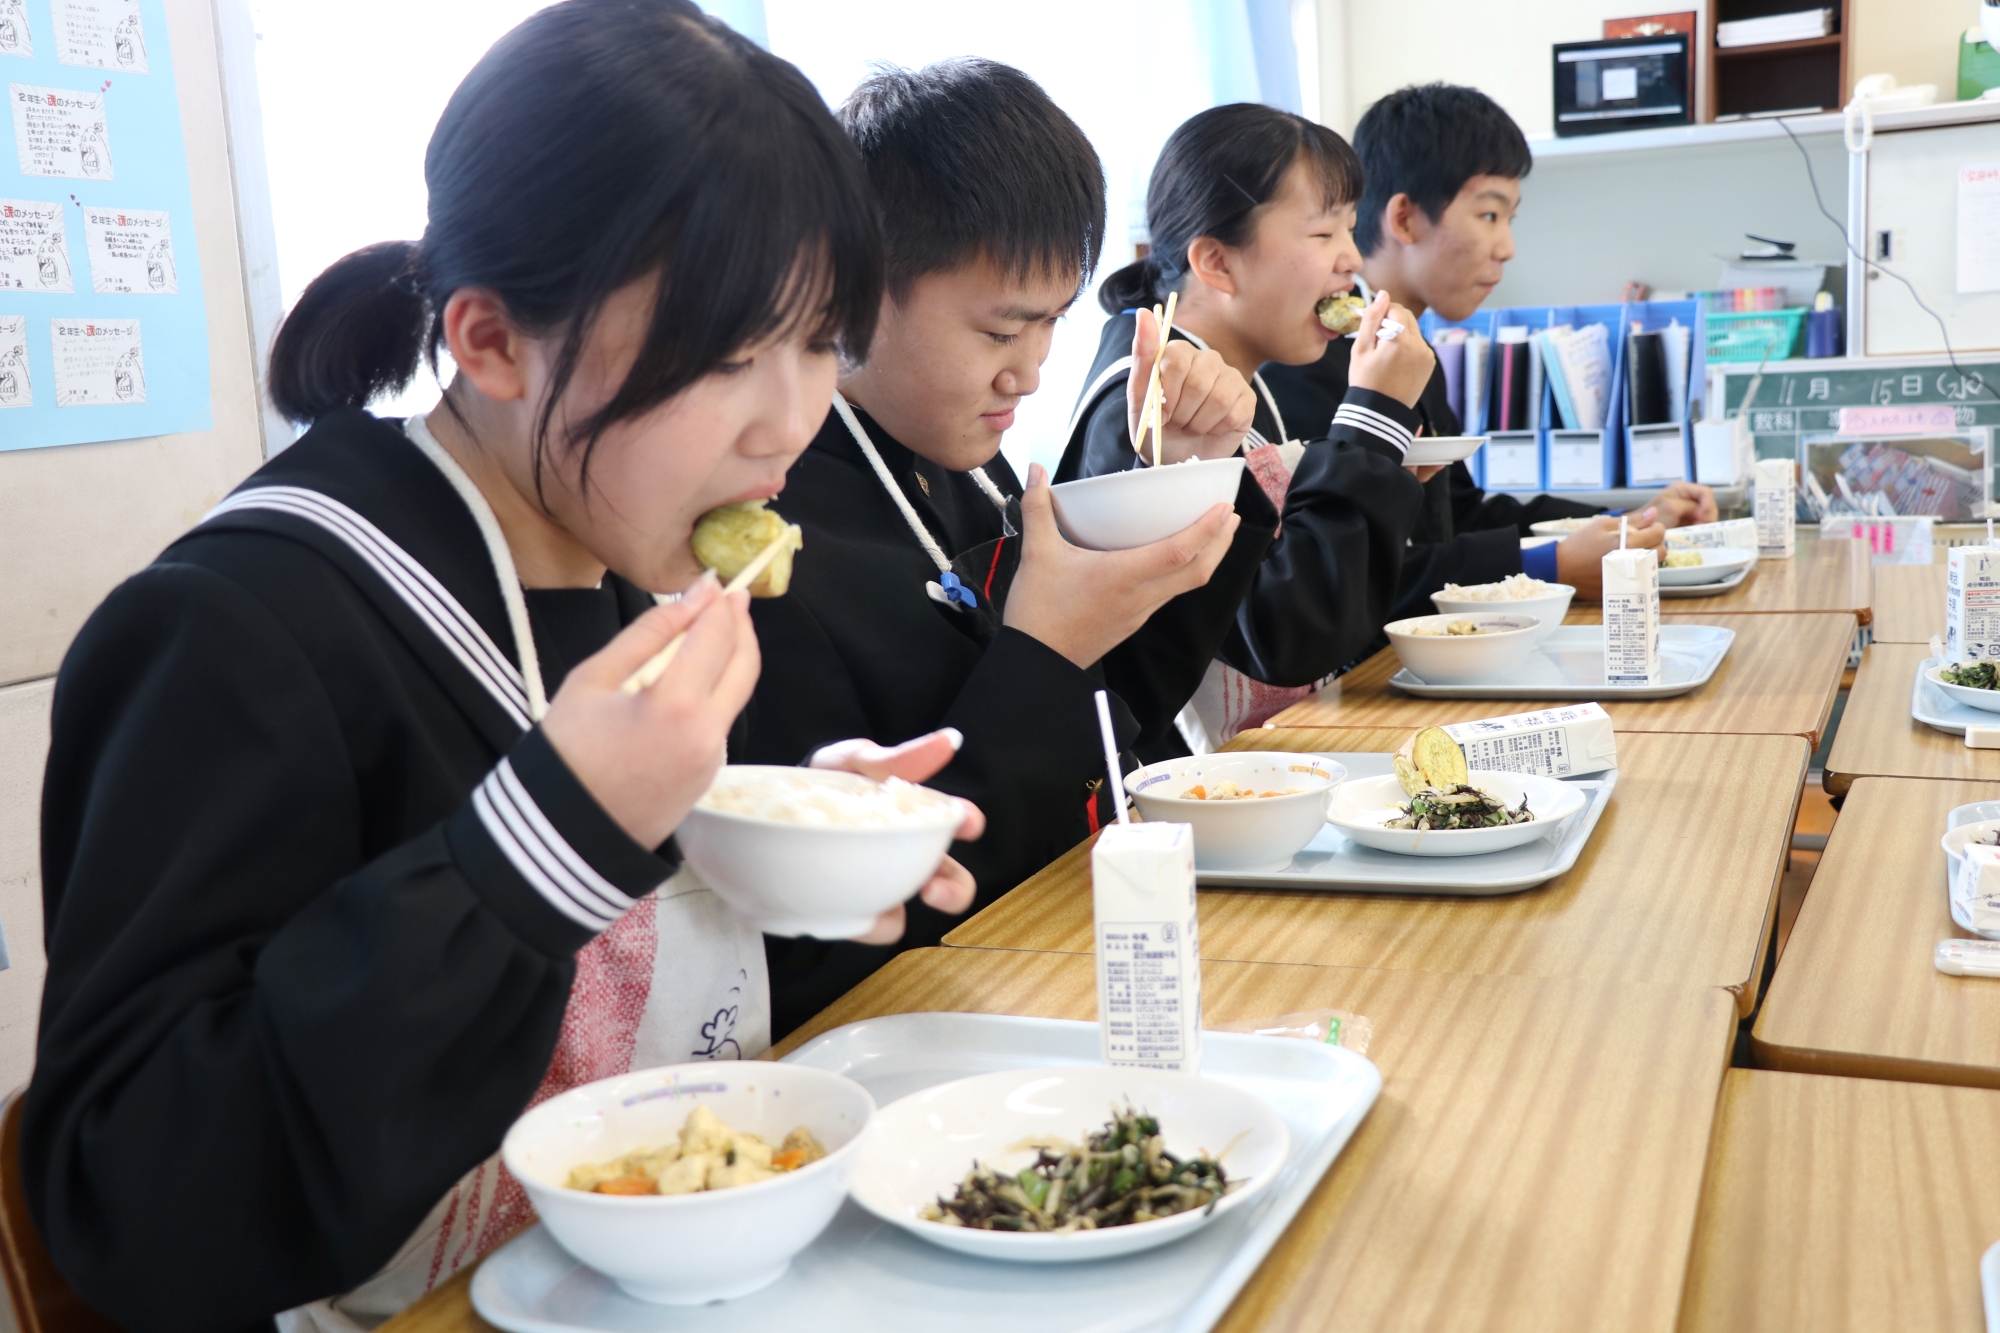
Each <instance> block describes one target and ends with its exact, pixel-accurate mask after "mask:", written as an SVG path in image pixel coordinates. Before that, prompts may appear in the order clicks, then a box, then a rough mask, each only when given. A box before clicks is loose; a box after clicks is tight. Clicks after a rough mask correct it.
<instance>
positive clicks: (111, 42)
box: [50, 0, 146, 74]
mask: <svg viewBox="0 0 2000 1333" xmlns="http://www.w3.org/2000/svg"><path fill="white" fill-rule="evenodd" d="M50 13H51V16H52V17H53V18H54V19H55V47H56V59H57V60H60V61H61V62H62V63H63V64H65V65H81V66H83V67H84V68H86V69H115V70H124V71H126V72H127V73H130V74H144V73H146V26H145V23H144V21H143V20H142V18H141V16H140V14H139V0H50Z"/></svg>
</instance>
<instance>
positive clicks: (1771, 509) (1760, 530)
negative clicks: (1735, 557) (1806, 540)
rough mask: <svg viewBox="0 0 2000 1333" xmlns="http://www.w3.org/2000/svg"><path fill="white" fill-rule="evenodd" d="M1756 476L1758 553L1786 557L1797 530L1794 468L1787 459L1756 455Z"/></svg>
mask: <svg viewBox="0 0 2000 1333" xmlns="http://www.w3.org/2000/svg"><path fill="white" fill-rule="evenodd" d="M1756 475H1757V502H1756V515H1757V551H1758V554H1760V555H1767V556H1771V557H1773V558H1775V559H1778V560H1789V559H1791V558H1792V544H1793V542H1794V540H1795V539H1796V536H1797V530H1798V513H1797V510H1796V508H1795V506H1796V504H1797V503H1798V498H1797V495H1796V491H1797V488H1798V468H1797V467H1796V466H1795V465H1794V464H1793V462H1792V460H1791V459H1789V458H1760V459H1758V460H1757V474H1756Z"/></svg>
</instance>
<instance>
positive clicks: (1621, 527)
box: [1618, 514, 1625, 551]
mask: <svg viewBox="0 0 2000 1333" xmlns="http://www.w3.org/2000/svg"><path fill="white" fill-rule="evenodd" d="M1618 549H1619V550H1621V551H1622V550H1624V549H1625V515H1623V514H1620V515H1619V516H1618Z"/></svg>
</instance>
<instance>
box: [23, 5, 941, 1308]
mask: <svg viewBox="0 0 2000 1333" xmlns="http://www.w3.org/2000/svg"><path fill="white" fill-rule="evenodd" d="M425 178H426V181H427V183H428V186H429V220H428V225H427V227H426V229H425V232H424V235H423V238H422V240H421V241H418V242H391V243H385V244H381V245H376V246H371V247H368V248H366V249H364V250H360V251H357V252H356V253H354V254H352V255H349V256H347V257H346V258H345V259H342V260H340V261H339V262H338V263H336V264H334V265H333V266H332V267H331V268H329V269H328V270H327V271H326V272H325V273H323V274H321V275H320V276H319V277H318V278H317V279H315V280H314V282H313V283H312V284H311V286H310V287H309V288H308V289H307V290H306V292H305V294H304V295H303V296H302V297H301V298H300V300H299V302H298V304H297V306H296V307H295V308H294V309H293V310H292V312H291V314H290V315H289V316H288V317H287V319H286V321H285V323H284V325H283V327H282V329H281V330H280V333H279V336H278V339H277V342H276V346H275V348H274V351H273V354H272V361H271V367H270V384H271V389H272V396H273V398H274V400H275V402H276V404H277V406H278V407H279V408H280V410H282V411H283V412H284V413H285V414H286V415H287V416H288V417H290V418H292V419H294V420H296V421H300V422H309V423H311V428H310V429H309V430H308V431H307V432H306V433H305V434H304V436H303V437H301V438H300V439H299V440H298V441H297V442H296V443H294V444H292V445H291V446H290V447H289V448H287V449H285V451H284V452H282V453H280V454H278V455H276V456H275V457H274V458H273V459H272V460H271V461H270V462H269V463H267V464H266V465H265V466H264V467H263V468H261V469H259V471H258V472H257V473H256V474H254V475H253V476H252V477H251V478H250V479H249V480H248V481H246V482H245V483H244V484H243V485H242V486H241V487H239V488H238V489H237V490H236V491H235V492H234V493H233V494H232V495H230V496H229V497H228V498H227V499H226V500H224V501H223V503H222V504H220V505H218V506H217V508H216V509H215V511H214V512H213V513H212V514H211V515H210V516H209V517H208V519H207V520H206V521H204V522H202V523H201V524H199V525H198V526H197V527H196V528H195V529H194V530H193V531H191V532H190V533H188V534H187V535H186V536H184V537H183V538H181V539H180V540H179V541H177V542H175V543H174V544H173V545H172V546H171V547H170V548H169V549H168V550H167V551H166V552H165V553H164V554H162V555H161V556H160V557H159V558H158V559H157V560H156V561H155V562H154V563H153V564H152V565H151V566H150V567H149V568H147V569H145V570H144V571H142V572H141V573H139V574H138V575H136V576H134V577H133V578H132V579H130V580H128V581H127V582H126V583H125V584H124V585H123V586H121V587H120V588H118V589H117V590H116V591H114V592H113V593H112V594H111V596H110V597H109V598H108V599H107V600H106V601H105V603H104V604H103V606H101V607H100V608H99V609H98V611H97V612H96V614H95V615H93V616H92V617H91V619H90V622H89V623H88V624H87V625H86V626H85V628H84V629H83V631H82V632H81V634H80V635H79V636H78V637H77V639H76V642H75V644H74V646H73V647H72V648H71V650H70V652H69V655H68V657H67V658H66V660H65V661H64V663H63V666H62V671H61V674H60V676H59V678H58V683H57V686H56V691H55V704H54V714H53V720H52V737H51V746H50V751H49V762H48V772H47V780H46V784H45V792H44V805H43V819H42V856H43V892H44V896H45V903H46V921H47V944H48V959H49V964H48V975H47V985H46V992H45V995H44V1000H43V1007H42V1015H41V1027H40V1040H39V1045H38V1048H37V1055H36V1067H35V1074H34V1081H33V1084H32V1086H31V1088H30V1090H29V1093H28V1097H27V1102H26V1108H25V1113H24V1116H23V1120H22V1139H21V1142H22V1152H21V1165H22V1168H23V1171H24V1175H25V1180H26V1187H27V1195H28V1200H29V1204H30V1207H31V1209H32V1211H33V1214H34V1220H35V1223H36V1226H37V1228H38V1229H39V1231H40V1234H41V1236H42V1238H43V1240H44V1242H45V1243H46V1246H47V1249H48V1251H49V1254H50V1255H51V1256H52V1258H53V1259H54V1262H55V1265H56V1267H57V1269H58V1270H59V1271H60V1272H61V1274H62V1276H63V1277H64V1278H66V1279H67V1280H68V1282H69V1283H70V1284H71V1286H73V1287H74V1288H75V1290H76V1291H77V1292H79V1293H80V1294H81V1295H82V1296H83V1298H84V1299H85V1300H86V1301H88V1302H89V1303H90V1304H91V1305H92V1306H94V1307H96V1308H97V1309H98V1310H100V1311H102V1312H103V1313H104V1314H106V1315H108V1316H110V1317H112V1318H113V1319H115V1320H116V1321H117V1322H118V1323H119V1324H120V1325H122V1326H124V1327H128V1328H132V1329H137V1330H148V1329H162V1330H164V1329H244V1328H253V1327H256V1328H270V1327H271V1326H272V1320H273V1317H274V1316H282V1318H281V1321H280V1322H281V1323H282V1325H283V1326H284V1327H286V1328H288V1329H296V1330H313V1331H319V1333H326V1331H330V1330H354V1329H359V1328H366V1327H373V1326H374V1325H375V1324H376V1323H378V1322H379V1321H380V1320H381V1319H382V1318H384V1317H385V1316H387V1315H389V1314H392V1313H394V1312H396V1311H397V1310H400V1309H401V1308H403V1307H404V1306H406V1305H408V1304H409V1303H410V1302H411V1301H412V1300H414V1299H415V1298H416V1297H417V1296H419V1295H421V1294H422V1293H423V1292H424V1291H425V1290H427V1289H428V1288H430V1287H431V1286H432V1285H434V1284H435V1283H437V1282H439V1281H441V1280H443V1279H445V1278H448V1277H449V1276H450V1275H451V1274H452V1273H453V1272H454V1271H456V1270H458V1269H459V1268H461V1267H463V1266H464V1265H466V1264H468V1263H470V1262H472V1261H474V1260H476V1259H477V1258H478V1257H479V1256H480V1255H481V1254H483V1253H485V1252H486V1251H487V1250H489V1249H491V1248H492V1247H493V1246H494V1245H496V1244H497V1243H498V1242H500V1241H501V1240H503V1239H505V1238H506V1237H507V1236H508V1235H509V1234H510V1233H512V1232H513V1231H514V1230H515V1229H517V1228H518V1227H520V1226H521V1225H523V1224H524V1223H526V1222H527V1221H529V1220H530V1219H531V1216H532V1213H531V1210H530V1209H529V1208H528V1205H527V1200H526V1196H525V1195H524V1193H523V1191H522V1190H521V1187H520V1185H519V1183H518V1182H516V1181H515V1180H513V1179H512V1178H511V1177H510V1176H508V1175H506V1173H504V1172H503V1171H502V1170H501V1168H500V1166H499V1163H498V1160H497V1158H495V1157H494V1153H495V1151H496V1149H497V1148H498V1146H499V1144H500V1141H501V1137H502V1135H503V1133H504V1132H505V1130H506V1129H507V1127H508V1126H509V1125H510V1124H511V1123H512V1122H513V1121H514V1119H515V1118H516V1117H517V1116H519V1115H520V1114H521V1112H522V1111H523V1110H524V1109H525V1108H526V1107H527V1106H529V1105H530V1104H531V1103H532V1102H535V1101H538V1100H541V1099H544V1098H546V1097H549V1096H552V1095H554V1094H555V1093H557V1092H559V1091H562V1090H563V1089H565V1088H568V1087H571V1086H574V1085H577V1084H580V1083H584V1082H587V1081H590V1080H593V1079H598V1078H603V1077H606V1076H609V1075H613V1074H617V1073H622V1072H624V1071H626V1070H628V1069H631V1068H635V1067H637V1068H644V1067H648V1066H657V1065H662V1064H670V1063H677V1062H680V1061H685V1060H689V1059H695V1058H703V1057H713V1058H729V1057H740V1056H748V1055H754V1054H756V1053H758V1052H759V1051H761V1050H762V1049H763V1047H764V1046H765V1045H767V1044H768V1040H769V1035H768V1034H769V1014H768V1007H767V997H766V990H765V979H764V952H763V945H762V941H761V938H760V936H758V935H757V933H756V932H755V931H754V930H752V929H750V928H748V927H746V926H743V925H741V924H739V923H737V922H736V921H735V920H734V919H733V918H732V917H730V916H729V915H728V914H727V913H726V912H725V911H724V910H723V909H722V907H721V905H720V903H719V901H718V900H717V899H716V898H715V897H714V895H713V894H712V893H710V892H709V891H708V890H707V889H706V888H705V887H704V886H702V885H701V884H700V883H699V882H698V881H694V880H693V879H692V878H691V877H688V876H686V875H685V874H681V873H677V871H678V866H679V856H678V854H677V852H676V851H675V849H674V846H673V843H672V842H671V840H670V835H672V834H673V832H674V830H675V828H676V826H677V825H678V824H679V823H680V821H681V820H682V818H683V817H684V816H685V815H686V813H687V812H688V810H689V809H690V807H691V806H692V805H693V803H694V802H695V800H696V799H697V798H698V797H700V796H701V794H702V792H703V791H704V790H705V789H706V788H707V787H708V785H709V783H710V781H711V779H712V778H713V777H714V775H715V773H716V771H717V768H718V766H719V765H720V764H721V762H722V760H723V757H724V750H725V745H726V744H728V743H729V742H730V737H731V735H732V729H733V728H735V726H736V723H737V720H738V715H739V712H740V710H741V709H742V707H743V705H744V703H745V702H746V701H747V700H748V699H749V697H750V693H751V689H752V686H753V684H754V682H755V681H756V678H757V674H758V669H759V654H758V645H757V640H756V636H755V633H754V632H753V628H752V623H751V616H750V611H749V608H748V605H747V604H746V599H745V597H744V595H743V594H742V593H740V592H738V593H730V594H724V593H723V592H721V591H720V590H719V589H718V587H717V586H716V581H715V579H714V578H713V577H708V576H704V575H703V574H702V572H701V569H700V567H699V566H698V565H697V563H696V557H695V555H694V553H693V551H692V550H691V548H690V533H691V530H692V529H693V527H694V525H695V523H696V520H697V519H698V518H700V516H701V515H703V514H704V513H705V512H707V511H710V510H713V509H715V508H717V507H718V506H723V505H726V504H730V503H733V502H745V501H751V500H756V499H762V498H768V497H770V496H773V495H775V494H776V493H777V492H778V491H779V490H780V489H781V487H782V486H783V483H784V479H785V474H786V470H787V469H788V468H789V466H790V465H791V463H792V461H793V460H794V459H796V458H797V457H798V455H799V453H800V452H801V451H802V450H803V449H804V448H805V446H806V444H807V442H808V441H809V440H810V439H811V437H812V435H813V433H814V432H815V431H816V430H818V428H819V425H820V422H821V420H822V418H823V417H824V416H825V415H826V411H827V404H828V402H829V400H830V398H831V396H832V394H833V389H834V383H835V378H836V373H837V366H838V353H840V352H842V351H844V352H845V353H846V354H848V355H849V356H851V357H855V358H859V357H861V356H863V355H865V353H866V350H867V347H868V344H869V341H870V337H871V334H872V331H873V329H874V327H875V323H876V318H877V313H878V308H879V299H880V294H881V290H882V259H881V237H880V232H879V229H878V224H877V221H876V217H875V205H874V202H873V200H872V198H871V196H870V193H869V187H868V182H867V180H866V178H865V176H864V175H863V173H862V171H861V167H860V163H859V162H858V160H857V159H856V155H855V153H854V149H853V146H852V145H851V144H850V143H849V141H848V139H847V137H846V136H845V135H844V134H843V133H842V131H841V129H840V127H839V126H838V125H837V124H836V123H835V121H834V120H833V118H832V116H831V115H829V114H828V112H827V110H826V107H825V105H824V103H823V102H822V101H821V100H820V98H819V96H818V94H817V93H816V92H814V90H813V88H812V86H811V85H810V84H809V83H808V82H807V81H806V80H805V78H804V77H803V76H802V75H801V74H800V73H799V72H798V71H797V70H796V69H794V68H792V67H791V66H790V65H787V64H785V63H784V62H782V61H779V60H777V59H776V58H774V57H772V56H770V55H768V54H767V53H765V52H764V51H762V50H761V49H759V48H758V47H757V46H755V45H754V44H752V43H751V42H749V41H747V40H745V39H744V38H742V37H740V36H738V35H737V34H735V33H733V32H732V31H730V30H729V29H728V28H727V27H726V26H724V25H723V24H721V23H720V22H717V21H714V20H711V19H708V18H706V17H704V16H703V15H702V14H701V12H700V11H699V10H697V9H696V8H695V7H694V6H693V5H692V4H690V3H687V2H686V0H566V2H565V3H562V4H558V5H555V6H552V7H551V8H548V9H545V10H543V11H541V12H540V13H539V14H536V15H535V16H534V17H532V18H530V19H528V20H527V21H526V22H525V23H523V24H522V25H521V26H520V27H518V28H516V29H515V30H514V31H513V32H512V33H510V34H509V35H507V36H506V37H504V38H502V39H501V40H500V41H499V42H498V43H497V44H496V45H495V46H494V47H493V48H492V49H491V50H490V51H489V52H488V53H487V54H486V55H485V56H484V57H483V58H482V59H481V60H480V62H479V63H478V65H477V66H476V67H475V68H474V69H473V70H472V72H471V73H470V74H469V75H468V76H467V77H466V79H465V81H464V82H463V83H462V84H461V85H460V87H459V88H458V90H457V92H456V93H455V94H454V96H453V97H452V99H451V102H450V104H449V106H448V107H447V108H446V110H445V112H444V115H443V118H442V119H441V120H440V121H439V123H438V126H437V129H436V131H435V133H434V135H433V136H432V139H431V142H430V148H429V152H428V155H427V157H426V161H425ZM440 349H448V350H449V352H450V355H451V360H452V363H453V365H454V366H455V367H456V372H455V374H454V375H453V378H452V380H451V383H450V385H449V387H448V388H447V389H446V391H445V395H444V400H443V402H442V403H441V404H440V405H439V406H438V407H437V408H435V409H434V410H432V411H431V412H430V413H428V414H427V415H425V416H419V417H412V418H410V419H409V420H408V421H406V422H400V423H399V422H396V421H392V420H383V419H379V418H376V417H373V416H371V415H369V414H368V413H367V412H366V411H365V410H363V409H364V407H365V405H366V404H367V403H368V402H369V401H370V400H371V399H372V398H374V397H375V396H376V395H377V394H379V393H381V392H384V391H390V390H394V389H397V388H400V387H401V386H403V385H404V384H406V383H407V382H408V381H409V380H410V378H411V377H412V375H413V374H414V373H415V372H416V371H417V369H418V366H419V362H420V359H421V358H422V357H423V356H424V355H425V354H427V353H428V354H430V355H431V356H432V357H433V358H435V356H436V354H437V352H438V351H439V350H440ZM434 363H435V362H434ZM811 554H813V553H811V552H807V553H805V555H804V556H802V558H809V557H810V556H811ZM656 593H657V594H672V593H679V594H681V595H680V596H679V597H678V599H677V600H673V601H670V602H669V603H667V604H665V605H657V606H656V605H655V597H654V596H653V595H652V594H656ZM683 634H684V635H685V637H684V638H682V637H680V636H682V635H683ZM676 642H678V644H679V647H678V648H677V649H676V650H675V654H674V656H673V659H672V660H671V662H669V663H667V664H665V666H664V669H663V670H662V671H660V672H659V674H658V676H657V679H654V680H653V681H652V682H651V683H650V684H648V683H645V682H644V681H643V680H642V681H641V683H640V686H639V687H637V688H634V689H631V690H629V691H628V690H627V689H625V688H623V687H624V685H625V683H626V682H627V681H628V680H629V679H630V678H631V677H632V676H633V675H634V673H635V672H636V671H638V670H639V669H640V668H641V666H642V664H645V663H647V662H649V661H652V660H655V659H656V657H657V656H658V655H659V654H661V653H662V652H663V651H664V650H665V649H666V648H667V647H668V645H669V644H673V643H676ZM739 738H740V733H739ZM896 739H899V740H906V741H908V742H909V744H907V745H905V746H903V747H901V748H899V749H896V750H883V749H880V748H879V747H874V746H871V745H867V744H853V745H848V746H845V747H842V748H841V749H840V750H839V751H838V752H836V753H833V754H830V755H825V756H821V757H820V759H819V761H818V762H820V763H822V764H824V765H828V766H832V765H840V764H844V765H847V766H850V767H853V768H856V769H858V770H860V771H864V772H868V773H870V774H871V775H874V776H885V775H888V774H890V773H894V774H896V775H898V776H901V777H904V778H908V779H922V778H924V777H926V776H928V775H929V774H930V773H931V772H932V771H933V770H935V769H936V768H937V767H939V766H940V765H941V764H943V763H944V762H945V761H946V760H948V759H949V758H950V757H951V754H952V751H953V738H952V737H951V736H949V735H916V734H910V735H906V736H900V737H897V738H896ZM805 758H807V756H806V755H805V754H803V753H802V754H798V755H793V756H790V757H789V760H788V762H797V761H800V760H803V759H805ZM964 815H965V822H964V824H963V825H962V826H961V828H960V830H959V833H960V836H961V837H963V838H971V837H974V836H976V835H977V833H978V831H979V824H980V819H979V815H978V812H977V811H976V810H971V809H969V808H968V809H966V810H965V811H964ZM971 892H972V881H971V879H970V877H969V876H968V875H967V873H966V872H965V871H964V870H963V869H962V868H960V867H958V866H956V865H954V864H952V863H950V862H946V863H944V864H942V865H941V866H939V868H938V870H937V873H936V874H935V876H934V877H933V878H932V879H931V881H930V883H929V884H928V885H926V886H925V887H924V889H923V892H922V898H923V901H924V903H925V904H926V907H925V909H924V910H926V911H930V912H952V911H962V910H963V909H964V908H965V907H966V905H967V904H968V903H969V901H970V899H971ZM901 928H902V913H901V909H896V910H894V911H892V912H890V913H887V914H885V916H884V917H883V918H882V919H881V920H879V921H878V922H877V924H876V927H875V929H874V931H873V932H871V934H870V936H869V938H871V939H876V940H887V939H892V938H894V937H895V936H896V934H897V933H898V932H899V931H900V930H901Z"/></svg>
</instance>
